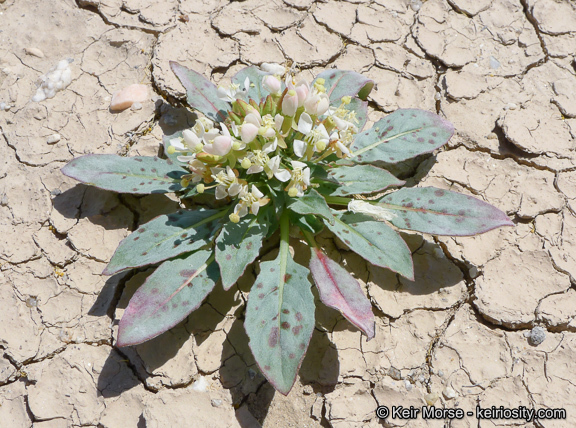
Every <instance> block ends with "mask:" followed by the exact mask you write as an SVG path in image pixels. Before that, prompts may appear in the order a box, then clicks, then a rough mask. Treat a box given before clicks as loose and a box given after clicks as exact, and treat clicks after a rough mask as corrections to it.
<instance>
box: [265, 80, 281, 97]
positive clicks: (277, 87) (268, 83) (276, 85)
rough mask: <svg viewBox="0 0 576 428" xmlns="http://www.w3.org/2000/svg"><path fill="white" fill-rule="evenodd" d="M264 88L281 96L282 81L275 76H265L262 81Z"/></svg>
mask: <svg viewBox="0 0 576 428" xmlns="http://www.w3.org/2000/svg"><path fill="white" fill-rule="evenodd" d="M262 86H263V87H264V89H266V90H267V91H269V92H270V93H272V94H279V93H280V91H281V89H282V84H281V83H280V80H278V79H277V78H276V77H274V76H264V79H263V80H262Z"/></svg>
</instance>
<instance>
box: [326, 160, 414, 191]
mask: <svg viewBox="0 0 576 428" xmlns="http://www.w3.org/2000/svg"><path fill="white" fill-rule="evenodd" d="M328 176H329V177H330V178H332V179H333V180H335V181H337V182H338V183H339V184H336V183H330V182H325V183H322V184H321V186H320V188H319V189H318V190H319V192H320V193H323V194H325V195H330V196H350V195H362V194H370V193H377V192H381V191H382V190H384V189H387V188H388V187H390V186H401V185H402V184H404V183H405V181H402V180H399V179H398V178H396V177H394V175H392V174H390V173H389V172H388V171H386V170H385V169H381V168H377V167H375V166H372V165H354V166H351V167H347V166H341V167H339V168H332V169H330V170H329V171H328Z"/></svg>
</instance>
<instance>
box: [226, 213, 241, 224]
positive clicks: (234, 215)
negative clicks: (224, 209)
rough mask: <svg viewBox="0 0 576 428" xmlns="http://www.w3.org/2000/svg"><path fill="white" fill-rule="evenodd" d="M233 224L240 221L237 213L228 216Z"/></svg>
mask: <svg viewBox="0 0 576 428" xmlns="http://www.w3.org/2000/svg"><path fill="white" fill-rule="evenodd" d="M228 218H229V219H230V221H231V222H232V223H238V222H239V221H240V216H239V215H238V214H236V213H232V214H230V215H229V216H228Z"/></svg>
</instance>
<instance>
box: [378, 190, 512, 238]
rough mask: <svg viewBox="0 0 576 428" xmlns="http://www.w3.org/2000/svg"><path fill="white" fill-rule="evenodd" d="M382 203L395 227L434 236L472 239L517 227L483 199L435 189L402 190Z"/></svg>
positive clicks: (380, 202) (392, 194)
mask: <svg viewBox="0 0 576 428" xmlns="http://www.w3.org/2000/svg"><path fill="white" fill-rule="evenodd" d="M378 202H379V203H378V204H377V205H378V206H379V207H381V208H383V209H385V210H387V211H389V217H390V218H391V219H390V223H392V224H393V225H394V226H396V227H398V228H400V229H407V230H415V231H418V232H424V233H430V234H432V235H447V236H471V235H478V234H480V233H484V232H488V231H489V230H492V229H496V228H497V227H502V226H514V223H512V221H510V219H509V218H508V216H507V215H506V214H505V213H504V212H502V211H500V210H499V209H498V208H496V207H494V206H492V205H490V204H488V203H486V202H484V201H481V200H480V199H476V198H474V197H472V196H468V195H463V194H461V193H456V192H451V191H449V190H444V189H437V188H435V187H413V188H405V189H400V190H398V191H397V192H394V193H390V194H389V195H386V196H384V197H383V198H381V199H379V200H378Z"/></svg>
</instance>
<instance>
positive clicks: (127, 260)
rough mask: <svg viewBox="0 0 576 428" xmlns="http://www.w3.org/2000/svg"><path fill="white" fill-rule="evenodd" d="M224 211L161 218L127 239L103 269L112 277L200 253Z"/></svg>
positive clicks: (197, 212) (200, 210)
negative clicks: (196, 252)
mask: <svg viewBox="0 0 576 428" xmlns="http://www.w3.org/2000/svg"><path fill="white" fill-rule="evenodd" d="M224 214H225V211H217V210H206V209H198V210H195V211H192V210H185V211H178V212H175V213H173V214H168V215H160V216H158V217H156V218H154V219H152V220H150V221H149V222H148V223H146V224H145V225H144V226H141V227H139V228H138V229H136V230H135V231H134V232H132V234H130V235H128V236H127V237H126V238H124V239H123V240H122V241H121V242H120V244H119V245H118V248H116V251H115V252H114V255H113V256H112V259H110V262H109V263H108V266H106V269H104V272H103V273H104V275H113V274H115V273H118V272H121V271H123V270H126V269H130V268H135V267H141V266H146V265H150V264H154V263H158V262H161V261H163V260H167V259H171V258H172V257H176V256H178V255H180V254H183V253H187V252H190V251H194V250H198V249H199V248H201V247H203V246H204V245H206V244H207V242H208V239H209V238H210V237H211V235H212V232H213V231H214V228H215V225H214V223H215V222H216V221H217V220H218V219H219V218H220V217H222V216H223V215H224Z"/></svg>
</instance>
